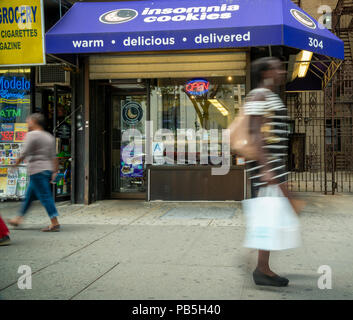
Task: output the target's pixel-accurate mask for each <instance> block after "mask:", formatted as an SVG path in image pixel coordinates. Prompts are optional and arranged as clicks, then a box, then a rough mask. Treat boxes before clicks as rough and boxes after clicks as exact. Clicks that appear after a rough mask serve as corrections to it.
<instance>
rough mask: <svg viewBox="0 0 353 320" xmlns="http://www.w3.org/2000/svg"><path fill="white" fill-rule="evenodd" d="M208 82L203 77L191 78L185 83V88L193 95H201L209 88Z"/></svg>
mask: <svg viewBox="0 0 353 320" xmlns="http://www.w3.org/2000/svg"><path fill="white" fill-rule="evenodd" d="M209 87H210V82H209V81H207V80H205V79H193V80H190V81H188V82H187V83H186V85H185V90H186V92H187V93H189V94H191V95H194V96H202V95H204V94H206V93H207V92H208V90H209Z"/></svg>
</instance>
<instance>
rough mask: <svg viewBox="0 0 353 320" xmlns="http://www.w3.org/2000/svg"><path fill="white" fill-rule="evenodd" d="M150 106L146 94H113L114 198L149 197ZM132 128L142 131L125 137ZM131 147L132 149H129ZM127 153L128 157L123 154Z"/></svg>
mask: <svg viewBox="0 0 353 320" xmlns="http://www.w3.org/2000/svg"><path fill="white" fill-rule="evenodd" d="M146 110H147V95H146V94H136V95H133V94H132V95H113V96H112V133H111V135H112V140H111V141H112V144H111V150H112V153H111V156H112V159H111V160H112V161H111V165H112V198H136V199H144V198H145V194H146V190H147V183H146V165H145V162H144V150H145V120H146ZM129 129H135V130H136V132H137V133H138V135H137V137H136V138H133V139H130V141H123V140H122V137H123V134H124V132H125V133H128V132H127V130H129ZM132 147H134V148H132ZM129 149H132V150H130V151H129V152H128V150H129ZM124 154H125V155H127V157H123V155H124ZM124 158H125V159H124Z"/></svg>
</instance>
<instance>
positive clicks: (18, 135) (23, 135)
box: [15, 131, 27, 142]
mask: <svg viewBox="0 0 353 320" xmlns="http://www.w3.org/2000/svg"><path fill="white" fill-rule="evenodd" d="M26 134H27V132H26V131H16V132H15V141H16V142H20V141H24V139H25V138H26Z"/></svg>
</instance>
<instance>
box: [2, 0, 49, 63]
mask: <svg viewBox="0 0 353 320" xmlns="http://www.w3.org/2000/svg"><path fill="white" fill-rule="evenodd" d="M43 19H44V14H43V0H1V1H0V67H1V66H26V65H27V66H29V65H42V64H45V52H44V50H45V47H44V32H45V30H44V20H43Z"/></svg>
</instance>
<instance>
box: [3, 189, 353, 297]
mask: <svg viewBox="0 0 353 320" xmlns="http://www.w3.org/2000/svg"><path fill="white" fill-rule="evenodd" d="M304 198H305V199H306V200H308V206H307V207H306V208H305V210H304V212H303V213H302V215H301V224H302V238H303V246H302V247H300V248H297V249H293V250H287V251H283V252H273V253H272V255H271V266H272V268H273V270H274V271H276V272H278V273H279V274H280V275H283V276H286V277H288V278H289V280H290V283H289V286H288V287H285V288H271V287H258V286H255V285H254V283H253V281H252V277H251V272H252V270H253V269H254V267H255V262H256V251H254V250H250V249H246V248H243V246H242V241H243V237H244V232H245V229H244V219H243V216H242V213H241V205H240V203H236V202H225V203H219V202H212V203H211V202H210V203H180V202H179V203H167V202H152V203H146V202H143V201H123V200H108V201H101V202H98V203H95V204H93V205H90V206H87V207H84V206H81V205H70V204H68V203H61V204H58V210H59V213H60V223H61V225H62V231H61V232H59V233H42V232H40V231H39V230H40V228H42V227H44V226H46V225H47V224H48V222H49V219H48V217H47V216H46V213H45V212H44V210H43V209H42V208H41V207H40V205H39V204H35V205H34V207H33V209H32V211H31V212H30V213H29V214H28V217H27V218H26V221H25V224H24V225H23V226H22V227H21V228H20V229H16V230H14V229H12V230H11V239H12V245H11V246H8V247H0V299H63V300H68V299H133V300H134V299H173V300H174V299H181V300H183V299H225V300H238V299H240V300H242V299H245V300H256V299H279V300H286V299H288V300H289V299H349V300H350V299H352V298H353V269H352V267H351V265H352V262H353V250H352V246H353V232H352V230H353V212H352V211H353V210H352V201H353V197H352V196H349V195H337V196H323V195H317V194H306V195H305V197H304ZM18 205H19V204H18V203H12V202H4V203H0V210H1V211H0V212H1V214H2V216H3V218H5V219H6V218H9V217H12V216H13V215H14V214H15V213H16V210H17V209H18ZM193 206H194V207H196V208H209V207H210V206H212V207H217V208H219V210H222V208H227V209H230V208H231V209H232V210H234V215H233V216H232V217H229V218H226V219H217V218H205V219H197V218H188V217H181V218H178V217H172V218H168V219H166V218H165V214H166V213H167V212H168V211H170V210H171V209H173V208H186V209H187V208H191V207H193ZM21 265H28V266H30V268H31V270H32V289H30V290H21V289H19V288H18V285H17V281H18V279H19V277H20V276H21V274H19V273H18V268H19V266H21ZM322 265H328V266H330V267H331V269H332V289H326V290H321V289H319V288H318V279H319V277H320V276H321V274H319V273H318V268H319V267H320V266H322Z"/></svg>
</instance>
